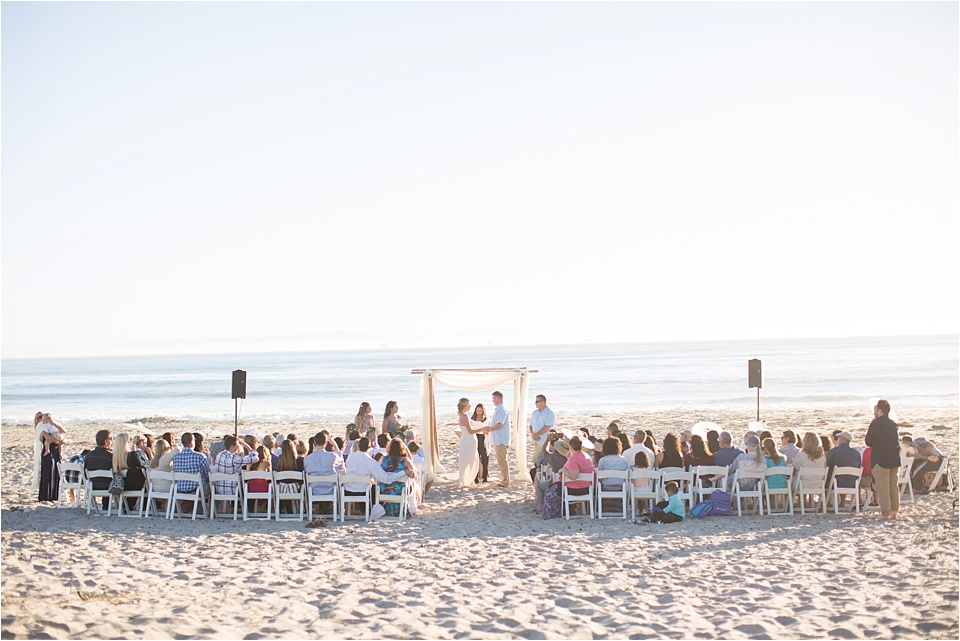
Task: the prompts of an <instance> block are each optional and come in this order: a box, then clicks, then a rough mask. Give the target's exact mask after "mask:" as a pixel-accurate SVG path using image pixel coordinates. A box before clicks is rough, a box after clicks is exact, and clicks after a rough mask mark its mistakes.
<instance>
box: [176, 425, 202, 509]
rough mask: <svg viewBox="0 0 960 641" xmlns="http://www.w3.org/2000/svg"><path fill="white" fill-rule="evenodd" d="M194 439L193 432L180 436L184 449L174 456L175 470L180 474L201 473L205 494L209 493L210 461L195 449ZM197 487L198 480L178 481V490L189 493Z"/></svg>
mask: <svg viewBox="0 0 960 641" xmlns="http://www.w3.org/2000/svg"><path fill="white" fill-rule="evenodd" d="M193 439H194V436H193V433H192V432H185V433H184V434H183V436H181V437H180V443H181V444H182V445H183V449H182V450H180V453H179V454H177V455H176V456H174V457H173V471H174V472H177V473H180V474H199V475H200V487H201V491H202V492H203V493H204V494H209V492H210V490H209V488H208V482H209V480H210V462H209V461H208V460H207V457H206V456H204V455H203V454H201V453H200V452H197V451H196V450H195V449H194V442H193ZM196 489H197V483H196V481H177V491H178V492H182V493H189V492H193V491H195V490H196Z"/></svg>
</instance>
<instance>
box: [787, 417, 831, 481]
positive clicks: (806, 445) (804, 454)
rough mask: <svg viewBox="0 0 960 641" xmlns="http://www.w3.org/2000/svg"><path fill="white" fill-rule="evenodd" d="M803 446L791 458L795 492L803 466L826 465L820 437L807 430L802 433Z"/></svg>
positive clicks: (815, 466) (821, 466)
mask: <svg viewBox="0 0 960 641" xmlns="http://www.w3.org/2000/svg"><path fill="white" fill-rule="evenodd" d="M802 444H803V448H802V449H801V450H800V452H799V453H798V454H797V456H796V457H795V458H794V459H793V463H792V465H793V467H794V469H795V470H796V473H794V475H793V491H794V492H796V491H797V488H798V487H799V485H800V474H801V473H802V472H803V468H805V467H814V468H817V467H819V468H824V467H826V466H827V458H826V457H825V456H824V452H823V443H822V442H821V441H820V437H819V436H817V435H816V434H814V433H813V432H807V433H806V434H804V435H803V440H802Z"/></svg>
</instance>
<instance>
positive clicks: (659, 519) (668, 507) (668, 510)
mask: <svg viewBox="0 0 960 641" xmlns="http://www.w3.org/2000/svg"><path fill="white" fill-rule="evenodd" d="M663 490H664V492H666V493H667V496H668V497H669V498H668V499H667V500H666V501H660V502H659V503H657V508H659V509H657V510H654V511H653V512H652V513H651V514H650V515H649V516H644V517H641V522H646V523H679V522H680V521H682V520H683V518H684V517H685V516H686V515H687V512H686V510H684V508H683V501H682V500H680V496H679V494H678V493H679V492H680V486H679V485H678V484H677V482H676V481H670V482H668V483H666V484H665V485H664V486H663Z"/></svg>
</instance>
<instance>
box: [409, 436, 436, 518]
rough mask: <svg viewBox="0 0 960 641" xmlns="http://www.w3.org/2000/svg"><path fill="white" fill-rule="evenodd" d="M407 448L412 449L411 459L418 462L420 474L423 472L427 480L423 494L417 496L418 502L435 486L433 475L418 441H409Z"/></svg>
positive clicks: (424, 483)
mask: <svg viewBox="0 0 960 641" xmlns="http://www.w3.org/2000/svg"><path fill="white" fill-rule="evenodd" d="M407 449H408V450H410V459H411V460H412V461H413V462H414V463H416V464H417V469H418V470H420V471H419V472H418V474H423V475H424V476H425V480H424V482H423V495H422V496H417V502H418V503H422V502H423V497H424V496H426V495H427V492H429V491H430V488H431V487H433V480H434V479H433V475H432V474H427V459H425V458H424V457H423V448H422V447H420V444H419V443H417V442H416V441H408V442H407Z"/></svg>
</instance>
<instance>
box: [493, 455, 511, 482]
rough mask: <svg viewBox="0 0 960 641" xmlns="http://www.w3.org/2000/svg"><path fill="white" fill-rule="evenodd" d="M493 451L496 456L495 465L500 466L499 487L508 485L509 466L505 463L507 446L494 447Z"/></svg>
mask: <svg viewBox="0 0 960 641" xmlns="http://www.w3.org/2000/svg"><path fill="white" fill-rule="evenodd" d="M493 451H494V453H495V454H496V455H497V465H499V466H500V485H510V464H509V463H507V446H506V445H494V446H493Z"/></svg>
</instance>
